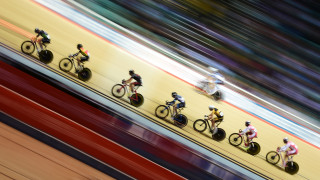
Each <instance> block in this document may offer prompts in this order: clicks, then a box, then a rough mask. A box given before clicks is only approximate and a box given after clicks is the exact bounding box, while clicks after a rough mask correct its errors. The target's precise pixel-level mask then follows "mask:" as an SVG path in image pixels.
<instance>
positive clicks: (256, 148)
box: [247, 142, 261, 155]
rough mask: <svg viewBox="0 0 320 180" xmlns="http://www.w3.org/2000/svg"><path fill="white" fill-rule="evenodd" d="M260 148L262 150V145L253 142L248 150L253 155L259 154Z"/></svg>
mask: <svg viewBox="0 0 320 180" xmlns="http://www.w3.org/2000/svg"><path fill="white" fill-rule="evenodd" d="M260 150H261V147H260V145H259V144H258V143H257V142H251V143H250V148H249V149H248V151H247V152H248V153H249V154H251V155H257V154H259V152H260Z"/></svg>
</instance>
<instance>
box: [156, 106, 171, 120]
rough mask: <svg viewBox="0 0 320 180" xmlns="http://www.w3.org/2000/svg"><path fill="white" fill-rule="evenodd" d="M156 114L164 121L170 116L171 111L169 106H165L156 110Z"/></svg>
mask: <svg viewBox="0 0 320 180" xmlns="http://www.w3.org/2000/svg"><path fill="white" fill-rule="evenodd" d="M155 114H156V116H157V117H158V118H160V119H164V118H166V117H167V116H168V114H169V109H167V106H165V105H160V106H158V107H157V108H156V111H155Z"/></svg>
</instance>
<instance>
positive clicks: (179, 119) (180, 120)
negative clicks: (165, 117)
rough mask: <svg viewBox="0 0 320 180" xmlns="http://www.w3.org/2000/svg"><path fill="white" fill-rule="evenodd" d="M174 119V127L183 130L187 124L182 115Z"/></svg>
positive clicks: (185, 118) (186, 119) (185, 117)
mask: <svg viewBox="0 0 320 180" xmlns="http://www.w3.org/2000/svg"><path fill="white" fill-rule="evenodd" d="M174 119H175V120H174V125H176V126H177V127H179V128H183V127H185V126H186V125H187V124H188V118H187V116H185V115H183V114H178V115H176V116H175V117H174Z"/></svg>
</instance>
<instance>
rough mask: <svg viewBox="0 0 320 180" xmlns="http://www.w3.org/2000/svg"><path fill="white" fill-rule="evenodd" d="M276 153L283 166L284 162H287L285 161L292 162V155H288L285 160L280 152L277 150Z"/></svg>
mask: <svg viewBox="0 0 320 180" xmlns="http://www.w3.org/2000/svg"><path fill="white" fill-rule="evenodd" d="M278 149H279V148H278ZM277 153H278V154H279V155H280V158H281V162H282V166H285V164H287V162H293V156H288V160H287V161H285V158H284V157H283V155H282V152H278V150H277Z"/></svg>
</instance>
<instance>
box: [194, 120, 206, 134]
mask: <svg viewBox="0 0 320 180" xmlns="http://www.w3.org/2000/svg"><path fill="white" fill-rule="evenodd" d="M193 129H194V130H196V131H198V132H203V131H205V130H206V129H207V123H206V121H204V120H203V119H198V120H196V121H195V122H194V123H193Z"/></svg>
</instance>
